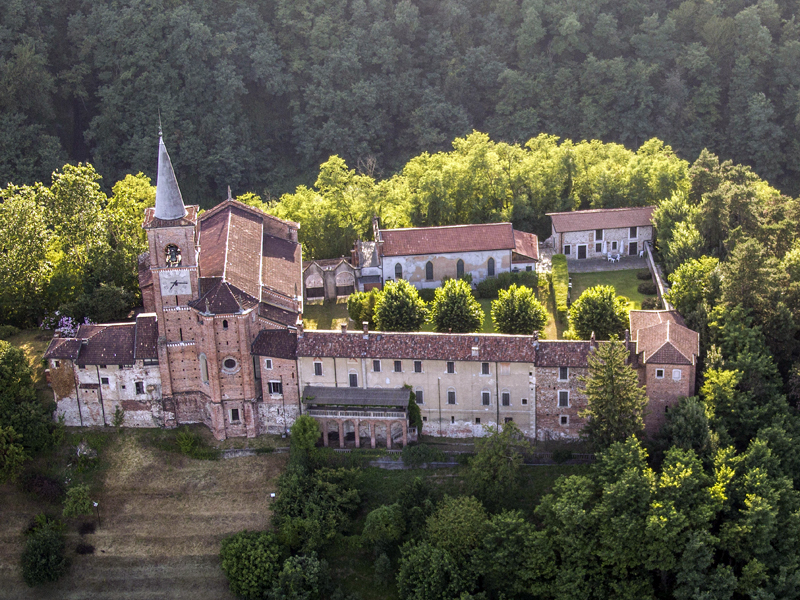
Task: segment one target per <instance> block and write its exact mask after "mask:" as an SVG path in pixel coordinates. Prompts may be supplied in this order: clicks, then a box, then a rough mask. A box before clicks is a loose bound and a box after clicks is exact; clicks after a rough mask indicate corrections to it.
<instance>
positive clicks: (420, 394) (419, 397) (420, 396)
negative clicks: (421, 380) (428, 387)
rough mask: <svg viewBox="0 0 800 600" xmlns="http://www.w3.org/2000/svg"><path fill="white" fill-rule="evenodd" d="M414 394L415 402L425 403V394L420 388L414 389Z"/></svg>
mask: <svg viewBox="0 0 800 600" xmlns="http://www.w3.org/2000/svg"><path fill="white" fill-rule="evenodd" d="M414 396H415V397H416V400H417V404H425V394H424V393H423V391H422V390H416V391H415V392H414Z"/></svg>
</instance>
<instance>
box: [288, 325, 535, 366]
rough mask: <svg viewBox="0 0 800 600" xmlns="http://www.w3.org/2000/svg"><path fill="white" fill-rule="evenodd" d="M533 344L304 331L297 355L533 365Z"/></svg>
mask: <svg viewBox="0 0 800 600" xmlns="http://www.w3.org/2000/svg"><path fill="white" fill-rule="evenodd" d="M533 342H534V340H533V337H531V336H527V335H491V334H480V333H470V334H466V333H465V334H456V333H453V334H441V333H387V332H371V333H369V335H368V339H364V334H363V333H362V332H361V331H357V332H348V333H341V332H338V331H306V332H305V333H304V334H303V335H302V337H298V340H297V355H298V356H311V357H314V356H336V357H342V358H345V357H347V358H361V357H364V358H395V359H412V360H414V359H416V360H458V361H466V360H469V361H479V362H480V361H499V362H528V363H533V362H534V360H535V357H536V353H535V350H534V347H533ZM473 347H477V348H478V352H477V356H473V353H472V348H473Z"/></svg>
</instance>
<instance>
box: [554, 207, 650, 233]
mask: <svg viewBox="0 0 800 600" xmlns="http://www.w3.org/2000/svg"><path fill="white" fill-rule="evenodd" d="M655 209H656V207H655V206H641V207H634V208H598V209H595V210H575V211H570V212H560V213H547V216H548V217H550V218H551V219H553V228H554V229H555V230H556V231H557V232H558V233H565V232H567V231H591V230H592V229H615V228H622V227H644V226H646V225H651V224H652V219H653V211H654V210H655Z"/></svg>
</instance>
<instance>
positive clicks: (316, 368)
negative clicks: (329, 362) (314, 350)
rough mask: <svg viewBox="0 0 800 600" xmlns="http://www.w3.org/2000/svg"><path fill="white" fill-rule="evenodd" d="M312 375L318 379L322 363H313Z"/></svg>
mask: <svg viewBox="0 0 800 600" xmlns="http://www.w3.org/2000/svg"><path fill="white" fill-rule="evenodd" d="M314 375H316V376H317V377H320V376H321V375H322V363H321V362H319V361H317V362H315V363H314Z"/></svg>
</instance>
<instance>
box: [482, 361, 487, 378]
mask: <svg viewBox="0 0 800 600" xmlns="http://www.w3.org/2000/svg"><path fill="white" fill-rule="evenodd" d="M488 374H489V363H488V362H487V363H481V375H488Z"/></svg>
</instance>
